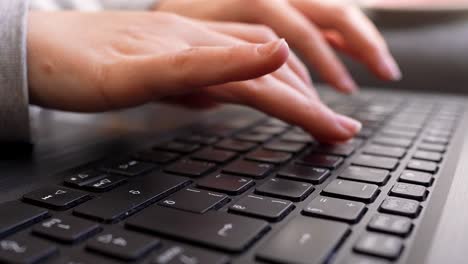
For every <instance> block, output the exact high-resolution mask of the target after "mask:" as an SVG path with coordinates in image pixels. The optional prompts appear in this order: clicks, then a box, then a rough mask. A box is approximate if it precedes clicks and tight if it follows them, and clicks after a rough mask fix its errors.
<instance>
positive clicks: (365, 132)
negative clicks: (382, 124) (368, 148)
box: [356, 127, 374, 139]
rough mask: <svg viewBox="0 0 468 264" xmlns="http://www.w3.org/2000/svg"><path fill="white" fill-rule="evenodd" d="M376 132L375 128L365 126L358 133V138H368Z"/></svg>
mask: <svg viewBox="0 0 468 264" xmlns="http://www.w3.org/2000/svg"><path fill="white" fill-rule="evenodd" d="M373 134H374V129H372V128H369V127H363V128H362V129H361V130H360V131H359V132H358V133H357V135H356V137H357V138H363V139H367V138H370V137H371V136H372V135H373Z"/></svg>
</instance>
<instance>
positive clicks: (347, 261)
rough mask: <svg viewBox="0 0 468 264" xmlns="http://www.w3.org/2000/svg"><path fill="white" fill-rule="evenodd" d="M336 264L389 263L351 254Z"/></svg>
mask: <svg viewBox="0 0 468 264" xmlns="http://www.w3.org/2000/svg"><path fill="white" fill-rule="evenodd" d="M337 264H390V262H388V261H387V260H384V259H381V258H375V257H371V256H363V255H356V254H352V255H349V256H346V257H344V258H342V259H341V261H338V262H337Z"/></svg>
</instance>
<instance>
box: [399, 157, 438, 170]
mask: <svg viewBox="0 0 468 264" xmlns="http://www.w3.org/2000/svg"><path fill="white" fill-rule="evenodd" d="M406 168H408V169H411V170H418V171H424V172H431V173H435V172H436V171H437V169H438V168H439V166H438V165H437V163H435V162H432V161H422V160H410V161H409V162H408V164H407V165H406Z"/></svg>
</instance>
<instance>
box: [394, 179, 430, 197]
mask: <svg viewBox="0 0 468 264" xmlns="http://www.w3.org/2000/svg"><path fill="white" fill-rule="evenodd" d="M427 193H428V192H427V190H426V187H424V186H421V185H416V184H410V183H403V182H397V183H396V184H395V185H394V186H393V188H392V189H391V190H390V195H392V196H398V197H403V198H408V199H414V200H418V201H424V200H425V199H426V197H427Z"/></svg>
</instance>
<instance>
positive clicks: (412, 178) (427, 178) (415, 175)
mask: <svg viewBox="0 0 468 264" xmlns="http://www.w3.org/2000/svg"><path fill="white" fill-rule="evenodd" d="M398 180H399V181H402V182H407V183H413V184H420V185H424V186H431V184H432V182H433V181H434V177H433V175H432V174H430V173H425V172H421V171H413V170H404V171H403V172H402V173H401V175H400V178H398Z"/></svg>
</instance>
